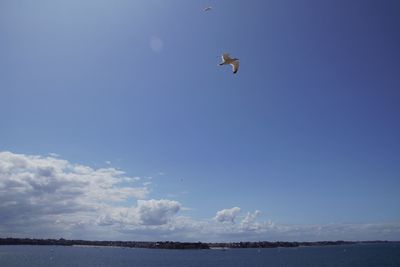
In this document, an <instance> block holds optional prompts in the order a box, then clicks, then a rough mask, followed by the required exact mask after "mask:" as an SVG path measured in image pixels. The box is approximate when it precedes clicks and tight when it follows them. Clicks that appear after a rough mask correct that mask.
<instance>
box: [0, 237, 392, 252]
mask: <svg viewBox="0 0 400 267" xmlns="http://www.w3.org/2000/svg"><path fill="white" fill-rule="evenodd" d="M372 243H397V241H381V240H375V241H341V240H339V241H316V242H280V241H276V242H269V241H259V242H230V243H229V242H218V243H203V242H172V241H162V242H145V241H88V240H67V239H63V238H60V239H31V238H11V237H9V238H0V246H1V245H38V246H43V245H50V246H79V247H124V248H150V249H221V250H225V249H235V248H293V247H312V246H338V245H352V244H372Z"/></svg>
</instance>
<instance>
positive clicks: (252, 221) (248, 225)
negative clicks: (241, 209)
mask: <svg viewBox="0 0 400 267" xmlns="http://www.w3.org/2000/svg"><path fill="white" fill-rule="evenodd" d="M260 214H261V211H259V210H256V211H255V212H253V213H251V212H248V213H247V215H246V217H244V219H243V220H242V221H241V222H240V225H241V227H242V229H244V230H247V231H255V230H258V229H260V227H261V225H260V223H258V222H257V218H258V217H259V216H260Z"/></svg>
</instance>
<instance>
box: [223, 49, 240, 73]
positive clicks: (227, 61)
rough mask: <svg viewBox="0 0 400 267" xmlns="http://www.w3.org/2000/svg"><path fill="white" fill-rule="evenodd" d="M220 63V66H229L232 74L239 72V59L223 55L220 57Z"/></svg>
mask: <svg viewBox="0 0 400 267" xmlns="http://www.w3.org/2000/svg"><path fill="white" fill-rule="evenodd" d="M221 58H222V62H221V63H220V64H219V65H220V66H222V65H231V66H232V71H233V73H236V72H237V71H238V70H239V59H238V58H231V57H230V56H229V54H227V53H225V54H223V55H222V56H221Z"/></svg>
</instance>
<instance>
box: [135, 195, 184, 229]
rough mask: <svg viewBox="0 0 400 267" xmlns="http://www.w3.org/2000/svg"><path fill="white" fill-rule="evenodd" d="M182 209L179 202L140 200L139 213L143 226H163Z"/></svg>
mask: <svg viewBox="0 0 400 267" xmlns="http://www.w3.org/2000/svg"><path fill="white" fill-rule="evenodd" d="M180 208H181V204H180V203H179V202H177V201H172V200H167V199H161V200H154V199H151V200H138V204H137V211H138V216H139V219H140V222H141V224H144V225H162V224H166V223H167V222H168V221H169V220H170V219H171V218H172V217H173V216H174V215H175V214H176V213H178V211H179V210H180Z"/></svg>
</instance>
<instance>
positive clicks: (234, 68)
mask: <svg viewBox="0 0 400 267" xmlns="http://www.w3.org/2000/svg"><path fill="white" fill-rule="evenodd" d="M231 65H232V71H233V73H236V72H237V71H238V70H239V60H235V61H234V62H232V63H231Z"/></svg>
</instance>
